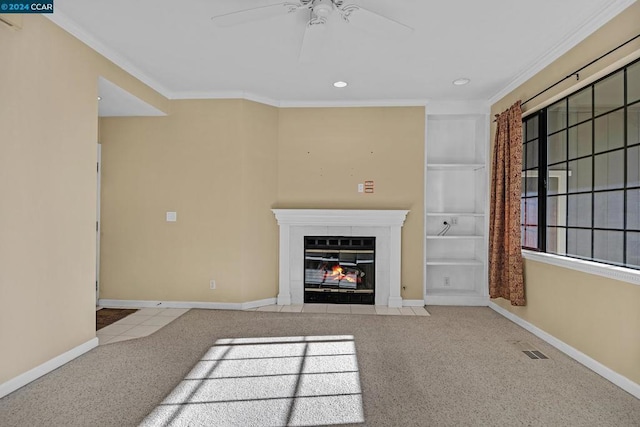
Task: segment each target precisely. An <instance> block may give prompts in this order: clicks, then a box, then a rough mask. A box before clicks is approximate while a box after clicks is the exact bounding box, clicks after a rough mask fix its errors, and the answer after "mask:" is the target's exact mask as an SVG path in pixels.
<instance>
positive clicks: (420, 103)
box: [280, 99, 429, 108]
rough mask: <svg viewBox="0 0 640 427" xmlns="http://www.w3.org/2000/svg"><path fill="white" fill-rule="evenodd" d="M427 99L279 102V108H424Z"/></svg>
mask: <svg viewBox="0 0 640 427" xmlns="http://www.w3.org/2000/svg"><path fill="white" fill-rule="evenodd" d="M428 102H429V100H428V99H360V100H357V99H354V100H335V101H320V100H317V101H281V102H280V107H281V108H331V107H424V106H425V105H427V103H428Z"/></svg>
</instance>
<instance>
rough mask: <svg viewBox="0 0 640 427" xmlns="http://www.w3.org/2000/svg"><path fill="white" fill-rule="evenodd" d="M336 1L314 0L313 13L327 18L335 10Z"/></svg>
mask: <svg viewBox="0 0 640 427" xmlns="http://www.w3.org/2000/svg"><path fill="white" fill-rule="evenodd" d="M333 7H334V2H333V1H332V0H314V2H313V5H312V10H313V13H314V14H316V16H318V17H320V18H326V17H328V16H329V15H331V12H333Z"/></svg>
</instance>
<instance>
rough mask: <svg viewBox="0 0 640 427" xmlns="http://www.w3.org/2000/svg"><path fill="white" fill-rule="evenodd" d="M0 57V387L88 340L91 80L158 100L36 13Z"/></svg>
mask: <svg viewBox="0 0 640 427" xmlns="http://www.w3.org/2000/svg"><path fill="white" fill-rule="evenodd" d="M0 58H2V60H1V65H0V198H1V200H2V209H0V236H2V237H1V238H0V347H1V348H2V351H0V384H2V383H4V382H5V381H7V380H9V379H11V378H14V377H16V376H17V375H19V374H21V373H24V372H26V371H28V370H29V369H32V368H34V367H36V366H38V365H39V364H41V363H43V362H45V361H48V360H50V359H52V358H53V357H56V356H58V355H60V354H62V353H64V352H66V351H68V350H70V349H72V348H74V347H76V346H78V345H80V344H83V343H85V342H87V341H89V340H90V339H91V338H93V337H95V291H94V283H95V253H96V250H95V248H96V236H95V220H96V173H95V162H96V138H97V123H98V120H97V114H98V106H97V80H98V76H99V75H104V76H105V77H108V78H109V79H110V80H112V81H114V82H115V83H117V84H121V85H122V86H123V87H126V88H128V89H129V90H131V92H132V93H135V94H137V95H138V96H140V97H142V98H143V99H145V100H147V101H149V102H151V103H153V104H154V105H155V106H156V107H158V108H164V107H165V103H164V102H162V101H163V98H162V97H161V96H159V95H158V94H155V93H154V92H153V91H152V90H151V89H149V88H147V87H146V86H144V85H142V84H140V83H139V82H137V81H136V80H135V79H133V78H132V77H130V76H128V75H126V73H124V71H122V70H121V69H119V68H117V67H116V66H114V65H113V64H112V63H110V62H108V61H107V60H105V59H104V58H102V57H100V56H99V55H98V54H96V53H95V52H94V51H92V50H91V49H89V48H88V47H86V46H85V45H83V44H82V43H80V42H79V41H78V40H76V39H75V38H73V37H71V36H70V35H68V34H67V33H66V32H64V31H62V30H61V29H60V28H58V27H57V26H55V25H54V24H52V23H51V22H50V21H48V20H47V19H45V18H43V17H41V16H37V15H25V16H24V17H23V22H22V29H21V30H18V31H13V30H10V29H8V28H6V27H5V26H3V25H0ZM165 101H166V100H165Z"/></svg>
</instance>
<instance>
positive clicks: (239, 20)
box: [211, 2, 305, 27]
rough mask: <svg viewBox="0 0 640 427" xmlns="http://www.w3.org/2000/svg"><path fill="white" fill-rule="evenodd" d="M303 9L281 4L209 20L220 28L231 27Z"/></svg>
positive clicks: (296, 4) (286, 3)
mask: <svg viewBox="0 0 640 427" xmlns="http://www.w3.org/2000/svg"><path fill="white" fill-rule="evenodd" d="M304 7H305V6H304V5H303V4H300V3H291V2H282V3H276V4H270V5H267V6H260V7H254V8H251V9H244V10H238V11H236V12H231V13H225V14H222V15H217V16H214V17H212V18H211V20H212V21H213V22H214V23H215V24H216V25H218V26H220V27H231V26H234V25H240V24H246V23H248V22H254V21H259V20H262V19H269V18H273V17H276V16H279V15H284V14H286V13H293V12H296V11H297V10H298V9H301V8H304Z"/></svg>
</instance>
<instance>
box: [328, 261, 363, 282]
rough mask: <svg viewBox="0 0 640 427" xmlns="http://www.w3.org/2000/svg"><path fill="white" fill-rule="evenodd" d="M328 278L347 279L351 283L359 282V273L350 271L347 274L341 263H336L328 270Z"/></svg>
mask: <svg viewBox="0 0 640 427" xmlns="http://www.w3.org/2000/svg"><path fill="white" fill-rule="evenodd" d="M326 278H327V279H329V280H336V281H340V280H346V281H347V282H351V283H357V282H358V277H357V274H355V273H350V272H348V273H347V274H345V273H344V269H343V268H342V267H341V266H340V265H334V266H333V267H332V268H331V271H327V272H326Z"/></svg>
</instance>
